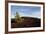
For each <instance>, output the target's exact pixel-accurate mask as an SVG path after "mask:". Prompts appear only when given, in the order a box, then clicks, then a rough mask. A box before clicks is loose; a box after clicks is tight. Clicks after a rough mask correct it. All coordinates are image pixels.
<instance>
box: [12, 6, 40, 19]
mask: <svg viewBox="0 0 46 34" xmlns="http://www.w3.org/2000/svg"><path fill="white" fill-rule="evenodd" d="M16 11H18V12H19V14H20V16H28V17H36V18H41V15H40V7H34V6H11V18H14V16H15V15H16Z"/></svg>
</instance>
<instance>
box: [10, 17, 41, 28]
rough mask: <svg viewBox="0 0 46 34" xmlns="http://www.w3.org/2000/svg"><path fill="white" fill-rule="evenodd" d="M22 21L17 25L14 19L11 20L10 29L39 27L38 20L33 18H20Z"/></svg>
mask: <svg viewBox="0 0 46 34" xmlns="http://www.w3.org/2000/svg"><path fill="white" fill-rule="evenodd" d="M21 18H22V19H24V21H23V22H22V23H21V24H17V22H16V21H15V19H13V18H12V19H11V28H25V27H40V26H41V25H40V23H41V22H40V20H41V19H40V18H35V17H21Z"/></svg>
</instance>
